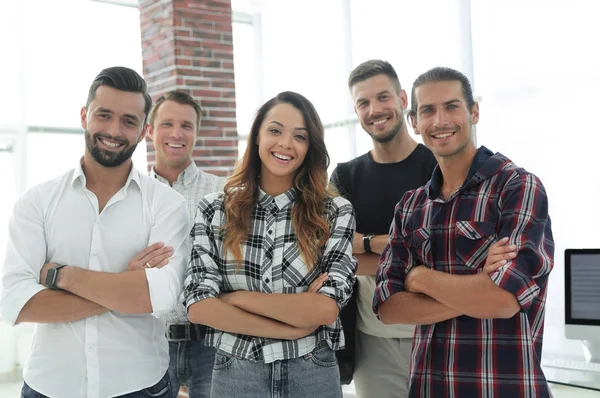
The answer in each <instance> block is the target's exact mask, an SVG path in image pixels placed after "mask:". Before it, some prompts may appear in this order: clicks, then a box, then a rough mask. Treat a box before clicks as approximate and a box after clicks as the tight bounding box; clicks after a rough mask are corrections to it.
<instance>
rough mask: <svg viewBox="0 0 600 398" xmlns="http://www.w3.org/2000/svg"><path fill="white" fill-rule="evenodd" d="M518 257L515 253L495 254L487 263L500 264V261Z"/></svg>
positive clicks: (489, 257)
mask: <svg viewBox="0 0 600 398" xmlns="http://www.w3.org/2000/svg"><path fill="white" fill-rule="evenodd" d="M516 256H517V253H515V252H506V253H500V254H494V255H491V256H488V258H487V263H488V264H493V263H496V262H498V261H500V260H512V259H513V258H515V257H516Z"/></svg>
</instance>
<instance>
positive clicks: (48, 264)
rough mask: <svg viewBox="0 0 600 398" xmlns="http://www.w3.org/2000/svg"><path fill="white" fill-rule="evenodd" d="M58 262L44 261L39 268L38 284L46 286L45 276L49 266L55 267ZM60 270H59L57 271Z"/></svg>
mask: <svg viewBox="0 0 600 398" xmlns="http://www.w3.org/2000/svg"><path fill="white" fill-rule="evenodd" d="M57 265H58V264H55V263H46V264H44V266H43V267H42V269H41V270H40V284H42V285H44V286H46V287H48V286H47V285H46V277H47V276H48V270H49V269H50V268H54V267H56V266H57ZM59 272H60V271H59Z"/></svg>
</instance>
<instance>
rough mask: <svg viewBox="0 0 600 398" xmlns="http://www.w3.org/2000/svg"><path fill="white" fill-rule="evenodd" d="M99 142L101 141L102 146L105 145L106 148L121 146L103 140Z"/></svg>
mask: <svg viewBox="0 0 600 398" xmlns="http://www.w3.org/2000/svg"><path fill="white" fill-rule="evenodd" d="M100 141H102V143H103V144H104V145H106V146H109V147H111V148H116V147H118V146H119V145H121V144H118V143H116V142H110V141H105V140H103V139H100Z"/></svg>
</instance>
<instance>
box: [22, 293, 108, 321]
mask: <svg viewBox="0 0 600 398" xmlns="http://www.w3.org/2000/svg"><path fill="white" fill-rule="evenodd" d="M107 311H108V309H106V308H104V307H102V306H101V305H99V304H96V303H94V302H91V301H89V300H86V299H84V298H81V297H79V296H76V295H74V294H71V293H67V292H62V291H59V290H50V289H46V290H42V291H41V292H39V293H37V294H36V295H35V296H33V297H32V298H31V299H29V301H28V302H27V304H25V306H24V307H23V309H22V310H21V312H20V313H19V316H18V318H17V322H16V323H17V324H19V323H27V322H32V323H63V322H74V321H79V320H81V319H85V318H89V317H91V316H94V315H100V314H103V313H105V312H107Z"/></svg>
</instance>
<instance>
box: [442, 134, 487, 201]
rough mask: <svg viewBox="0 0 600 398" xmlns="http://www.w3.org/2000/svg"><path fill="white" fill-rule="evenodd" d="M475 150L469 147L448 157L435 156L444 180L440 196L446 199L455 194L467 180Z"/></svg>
mask: <svg viewBox="0 0 600 398" xmlns="http://www.w3.org/2000/svg"><path fill="white" fill-rule="evenodd" d="M476 153H477V149H476V148H475V146H473V145H469V146H468V147H466V148H465V149H464V150H462V151H461V152H460V153H457V154H456V155H453V156H449V157H441V156H436V157H435V158H436V160H437V162H438V164H439V166H440V171H441V172H442V176H443V177H444V180H443V182H442V194H443V195H444V196H445V197H447V196H450V195H452V194H453V193H454V192H456V191H457V190H458V189H459V188H460V187H461V185H462V184H463V183H464V182H465V180H466V179H467V175H468V174H469V169H470V168H471V164H473V159H475V154H476Z"/></svg>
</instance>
